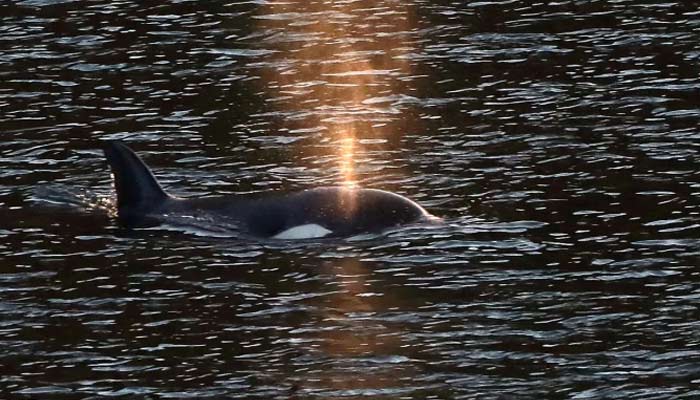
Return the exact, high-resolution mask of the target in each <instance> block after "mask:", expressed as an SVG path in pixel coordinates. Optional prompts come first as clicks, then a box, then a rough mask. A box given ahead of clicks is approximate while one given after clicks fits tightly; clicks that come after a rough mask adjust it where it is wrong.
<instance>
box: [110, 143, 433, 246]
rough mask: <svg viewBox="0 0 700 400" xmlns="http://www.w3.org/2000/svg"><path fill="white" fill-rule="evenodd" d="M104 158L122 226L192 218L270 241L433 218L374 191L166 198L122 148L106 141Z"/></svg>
mask: <svg viewBox="0 0 700 400" xmlns="http://www.w3.org/2000/svg"><path fill="white" fill-rule="evenodd" d="M105 155H106V157H107V161H108V162H109V164H110V167H111V169H112V172H113V175H114V179H115V186H116V189H117V208H118V214H119V220H120V222H121V223H122V224H124V225H126V226H140V225H146V224H152V223H154V222H156V223H157V222H164V221H168V219H169V218H171V217H172V216H176V215H177V216H182V215H191V216H195V217H198V218H199V217H203V219H205V220H211V221H212V222H213V223H216V224H221V225H225V226H235V227H236V228H237V229H239V230H240V231H241V233H244V234H249V235H253V236H258V237H273V236H275V235H277V234H279V233H281V232H284V231H285V230H287V229H290V228H293V227H295V226H300V225H306V224H317V225H320V226H322V227H324V228H325V229H327V230H330V231H332V233H330V234H329V236H333V237H343V236H352V235H356V234H361V233H374V232H381V231H383V230H385V229H388V228H391V227H396V226H399V225H403V224H409V223H414V222H419V221H424V220H425V221H427V220H430V219H432V218H434V217H431V216H430V214H428V213H427V212H426V211H425V210H424V209H423V208H422V207H420V206H419V205H418V204H416V203H415V202H413V201H411V200H409V199H407V198H405V197H403V196H400V195H398V194H395V193H391V192H386V191H383V190H376V189H362V188H344V187H324V188H316V189H309V190H304V191H301V192H294V193H277V192H275V193H269V194H262V195H234V196H223V197H203V198H195V199H179V198H176V197H172V196H169V195H168V194H166V193H165V191H163V189H162V188H161V187H160V185H159V184H158V182H157V180H156V179H155V177H154V176H153V174H152V173H151V171H150V169H148V167H147V166H146V165H145V164H144V163H143V161H141V159H140V158H139V157H138V156H137V155H136V154H135V153H134V152H133V151H131V149H129V148H128V147H127V146H125V145H124V144H122V143H120V142H108V143H107V144H106V145H105Z"/></svg>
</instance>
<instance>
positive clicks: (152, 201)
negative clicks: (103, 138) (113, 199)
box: [104, 141, 169, 218]
mask: <svg viewBox="0 0 700 400" xmlns="http://www.w3.org/2000/svg"><path fill="white" fill-rule="evenodd" d="M104 152H105V157H106V158H107V162H108V163H109V166H110V168H111V169H112V175H113V176H114V186H115V187H116V190H117V208H118V209H119V217H120V218H132V217H138V216H139V215H140V214H146V213H148V212H149V211H151V210H153V209H154V208H157V207H158V206H160V205H161V204H162V203H163V202H164V201H165V200H167V199H168V198H169V196H168V194H167V193H165V191H164V190H163V188H162V187H161V186H160V184H159V183H158V180H156V178H155V176H153V173H152V172H151V170H150V168H148V166H147V165H146V164H145V163H144V162H143V161H142V160H141V158H140V157H139V156H138V155H136V153H134V152H133V151H132V150H131V149H130V148H128V147H127V146H126V145H125V144H123V143H121V142H119V141H108V142H106V143H105V146H104Z"/></svg>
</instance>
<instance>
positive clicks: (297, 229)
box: [272, 224, 333, 239]
mask: <svg viewBox="0 0 700 400" xmlns="http://www.w3.org/2000/svg"><path fill="white" fill-rule="evenodd" d="M330 233H333V231H329V230H328V229H326V228H324V227H322V226H321V225H317V224H306V225H298V226H294V227H292V228H289V229H287V230H285V231H283V232H280V233H278V234H277V235H275V236H273V237H272V238H273V239H314V238H321V237H324V236H326V235H328V234H330Z"/></svg>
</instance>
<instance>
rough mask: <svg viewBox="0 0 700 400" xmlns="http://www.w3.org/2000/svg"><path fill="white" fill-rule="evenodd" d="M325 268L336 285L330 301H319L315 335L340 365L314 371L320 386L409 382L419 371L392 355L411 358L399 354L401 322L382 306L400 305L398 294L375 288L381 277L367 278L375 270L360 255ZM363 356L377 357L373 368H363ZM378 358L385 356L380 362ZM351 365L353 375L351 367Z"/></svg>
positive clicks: (343, 387) (389, 385)
mask: <svg viewBox="0 0 700 400" xmlns="http://www.w3.org/2000/svg"><path fill="white" fill-rule="evenodd" d="M325 272H326V273H329V274H332V275H334V276H336V283H337V287H338V290H337V292H336V293H335V294H333V295H331V296H330V297H329V298H325V299H324V300H326V301H328V303H329V304H321V307H319V309H320V310H323V311H324V315H322V316H321V320H322V321H323V322H322V326H320V327H319V328H320V329H318V330H317V332H318V333H317V335H318V337H317V338H316V339H321V341H320V350H321V351H322V352H323V354H324V356H326V357H333V358H335V359H336V360H338V362H337V365H339V368H338V369H335V368H331V369H329V370H326V371H323V372H322V373H320V374H318V375H316V376H314V378H315V380H317V381H318V382H317V383H316V384H317V385H319V386H320V388H322V389H329V388H330V389H332V390H354V391H357V390H360V391H363V390H368V391H372V390H381V389H387V388H397V387H401V386H402V385H405V384H406V382H410V381H411V376H412V375H413V374H415V373H416V371H414V370H413V368H412V367H411V366H410V365H403V364H402V363H401V362H394V363H392V362H389V361H388V360H390V359H393V360H394V361H400V360H401V359H405V360H408V358H407V357H401V356H400V355H399V354H400V353H401V352H402V351H404V350H403V348H404V347H405V346H404V343H403V342H402V340H401V338H402V336H403V334H404V331H403V330H402V329H401V327H400V324H398V323H396V324H392V323H387V322H386V321H382V320H381V318H382V317H381V315H382V314H383V313H384V312H386V311H387V310H388V309H391V308H392V307H393V306H396V303H397V299H395V298H393V297H391V296H390V295H389V294H388V293H387V292H386V291H384V290H381V291H375V290H377V287H376V285H377V283H376V282H372V280H371V279H368V278H369V277H371V276H372V271H371V270H370V269H369V268H368V267H367V265H366V264H364V263H362V262H360V261H358V260H355V259H345V260H341V261H338V262H336V263H330V264H327V265H326V271H325ZM314 342H316V341H314ZM362 360H374V362H372V365H374V366H373V367H372V371H371V372H369V373H363V372H362V370H361V369H362V368H363V367H362V364H363V363H362ZM377 360H386V362H382V363H379V364H378V363H377ZM366 367H367V366H366V365H365V368H366ZM353 369H354V370H355V371H354V372H352V378H350V379H349V377H348V373H349V370H353ZM307 389H310V388H308V387H307Z"/></svg>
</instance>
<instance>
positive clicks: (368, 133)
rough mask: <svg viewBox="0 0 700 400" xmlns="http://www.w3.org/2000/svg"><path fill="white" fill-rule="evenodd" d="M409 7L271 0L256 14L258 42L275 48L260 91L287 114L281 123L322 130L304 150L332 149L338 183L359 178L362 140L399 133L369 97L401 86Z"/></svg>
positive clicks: (363, 0)
mask: <svg viewBox="0 0 700 400" xmlns="http://www.w3.org/2000/svg"><path fill="white" fill-rule="evenodd" d="M411 7H412V6H411V5H408V4H405V3H403V2H393V1H392V2H389V1H387V2H384V1H369V0H356V1H352V0H350V1H313V0H311V1H303V0H299V1H297V2H295V1H277V2H276V1H271V2H265V3H264V5H263V6H262V8H261V10H260V13H259V14H258V16H257V17H256V18H257V19H258V30H259V32H260V33H261V34H262V37H264V38H265V39H264V40H265V43H264V46H265V47H266V48H267V49H271V50H274V51H275V53H274V55H273V56H272V58H273V60H272V61H271V62H270V64H269V65H270V67H269V68H265V69H264V72H263V80H264V82H265V83H266V85H267V89H268V90H269V91H270V93H268V95H269V96H270V97H271V98H272V99H273V101H274V103H275V105H276V106H277V107H280V108H282V109H283V110H282V111H284V112H285V115H289V116H291V117H290V118H288V120H287V121H285V123H286V124H288V126H286V128H289V129H306V130H308V129H316V130H317V131H318V132H323V135H324V137H322V138H319V140H317V141H315V143H321V142H322V141H325V142H326V143H327V142H330V146H328V145H325V146H321V145H314V146H312V147H313V149H310V148H307V147H305V148H304V152H305V153H308V152H310V151H314V152H316V154H317V155H319V156H326V155H332V156H334V159H336V160H338V161H337V163H338V164H337V165H336V167H335V168H336V171H337V173H336V176H337V178H336V179H337V180H338V183H339V184H340V185H342V186H346V187H348V188H353V187H356V186H358V185H359V182H360V180H361V176H360V175H361V173H360V172H358V157H361V156H362V155H363V154H366V149H364V148H363V145H362V139H364V138H371V139H374V142H373V143H376V142H377V141H376V139H378V138H386V137H387V136H392V135H396V134H399V132H392V131H391V129H392V128H391V127H392V125H391V124H388V123H387V122H388V117H387V115H389V114H390V113H389V112H387V110H386V108H387V106H388V105H387V104H386V103H385V102H382V101H373V99H375V100H376V99H382V98H391V96H392V95H400V94H402V92H404V91H406V90H408V89H407V85H408V84H407V82H408V81H409V80H410V79H408V78H407V77H409V76H410V72H411V71H410V69H411V68H410V62H409V61H408V57H406V55H407V54H408V53H410V52H412V51H414V49H413V45H412V44H411V43H412V40H410V38H411V37H412V36H411V34H412V27H411V23H412V21H413V14H412V12H411ZM382 107H383V108H382ZM393 118H399V116H396V115H394V116H393ZM375 146H376V144H375ZM327 152H330V154H324V153H327Z"/></svg>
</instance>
